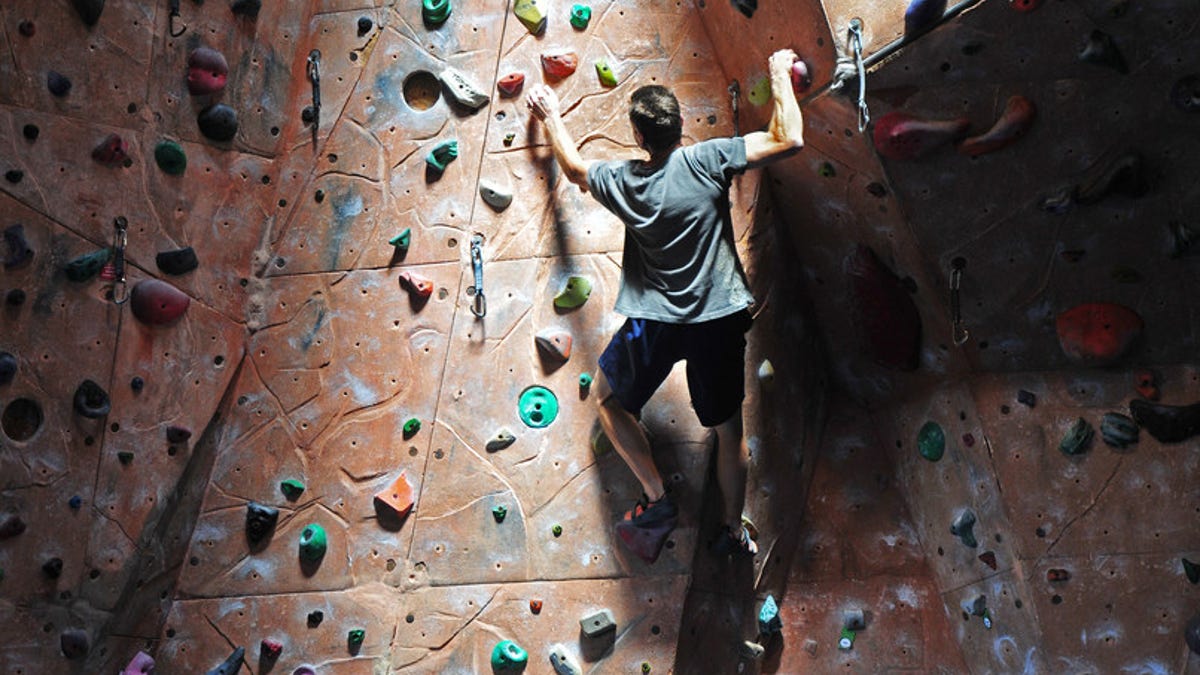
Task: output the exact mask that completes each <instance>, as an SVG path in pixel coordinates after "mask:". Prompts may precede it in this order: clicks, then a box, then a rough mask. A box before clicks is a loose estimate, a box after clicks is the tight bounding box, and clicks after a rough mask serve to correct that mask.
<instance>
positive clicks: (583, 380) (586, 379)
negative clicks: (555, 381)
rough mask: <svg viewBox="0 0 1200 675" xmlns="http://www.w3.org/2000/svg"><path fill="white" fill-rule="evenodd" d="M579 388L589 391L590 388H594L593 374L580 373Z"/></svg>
mask: <svg viewBox="0 0 1200 675" xmlns="http://www.w3.org/2000/svg"><path fill="white" fill-rule="evenodd" d="M579 386H580V387H582V388H584V389H587V388H588V387H590V386H592V374H591V373H580V374H579Z"/></svg>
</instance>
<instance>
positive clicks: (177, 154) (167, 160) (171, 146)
mask: <svg viewBox="0 0 1200 675" xmlns="http://www.w3.org/2000/svg"><path fill="white" fill-rule="evenodd" d="M154 161H155V162H156V163H157V164H158V168H160V169H162V170H163V173H165V174H168V175H171V176H182V175H183V172H184V171H186V170H187V153H185V152H184V151H183V147H182V146H181V145H179V144H178V143H176V142H175V141H159V142H158V145H156V146H154Z"/></svg>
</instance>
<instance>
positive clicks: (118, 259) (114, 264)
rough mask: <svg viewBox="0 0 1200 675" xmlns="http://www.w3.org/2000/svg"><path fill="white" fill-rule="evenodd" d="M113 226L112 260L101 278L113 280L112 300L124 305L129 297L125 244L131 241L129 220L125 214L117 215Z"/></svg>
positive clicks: (101, 274) (101, 273)
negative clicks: (126, 280) (126, 278)
mask: <svg viewBox="0 0 1200 675" xmlns="http://www.w3.org/2000/svg"><path fill="white" fill-rule="evenodd" d="M113 228H114V230H115V232H114V233H113V247H112V248H113V254H112V261H111V262H109V263H107V264H106V265H105V266H104V269H102V270H101V271H100V278H101V279H103V280H105V281H111V282H113V289H112V301H113V303H114V304H117V305H123V304H125V301H126V300H128V299H129V293H128V292H127V291H126V285H125V245H126V244H127V243H128V241H129V234H128V230H129V221H127V220H125V216H117V217H116V219H114V220H113Z"/></svg>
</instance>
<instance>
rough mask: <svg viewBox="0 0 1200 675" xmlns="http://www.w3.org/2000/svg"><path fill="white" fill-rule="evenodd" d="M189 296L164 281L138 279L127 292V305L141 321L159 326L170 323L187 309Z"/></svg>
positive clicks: (189, 300) (189, 301)
mask: <svg viewBox="0 0 1200 675" xmlns="http://www.w3.org/2000/svg"><path fill="white" fill-rule="evenodd" d="M190 303H191V298H189V297H188V296H187V295H185V294H184V293H183V291H181V290H179V289H178V288H175V287H174V286H172V285H171V284H168V283H167V282H165V281H159V280H158V279H146V280H144V281H139V282H138V283H137V285H135V286H134V287H133V290H132V291H130V292H129V307H130V309H131V310H133V316H134V317H136V318H137V320H138V321H141V322H142V323H145V324H149V325H151V326H161V325H164V324H168V323H171V322H173V321H175V320H176V319H178V318H179V317H181V316H183V313H184V312H186V311H187V308H188V304H190Z"/></svg>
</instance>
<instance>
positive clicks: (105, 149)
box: [92, 134, 129, 167]
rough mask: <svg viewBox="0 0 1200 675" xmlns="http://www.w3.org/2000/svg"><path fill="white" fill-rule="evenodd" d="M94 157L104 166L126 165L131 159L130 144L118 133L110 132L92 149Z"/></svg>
mask: <svg viewBox="0 0 1200 675" xmlns="http://www.w3.org/2000/svg"><path fill="white" fill-rule="evenodd" d="M92 159H94V160H96V161H97V162H99V163H101V164H103V165H104V166H111V167H118V166H125V163H126V162H128V161H129V146H128V145H127V144H126V143H125V139H123V138H121V137H120V136H118V135H117V134H109V135H108V137H107V138H105V139H104V140H103V141H102V142H101V143H100V145H97V146H96V147H95V149H93V150H92Z"/></svg>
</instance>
